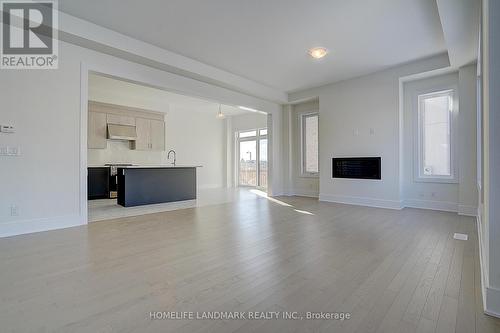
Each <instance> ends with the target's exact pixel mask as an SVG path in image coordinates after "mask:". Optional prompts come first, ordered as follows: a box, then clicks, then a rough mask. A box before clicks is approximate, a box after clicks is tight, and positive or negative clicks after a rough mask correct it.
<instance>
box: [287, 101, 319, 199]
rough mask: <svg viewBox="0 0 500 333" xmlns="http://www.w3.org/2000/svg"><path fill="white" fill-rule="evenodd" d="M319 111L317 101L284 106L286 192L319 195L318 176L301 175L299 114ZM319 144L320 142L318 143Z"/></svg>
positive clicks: (288, 193)
mask: <svg viewBox="0 0 500 333" xmlns="http://www.w3.org/2000/svg"><path fill="white" fill-rule="evenodd" d="M303 112H319V101H318V100H313V101H307V102H302V103H298V104H294V105H290V106H289V107H286V108H285V112H284V124H283V125H284V129H283V135H284V138H283V142H284V146H285V147H286V149H287V152H286V154H285V157H284V162H286V163H285V166H286V170H284V171H285V176H286V179H287V180H286V186H285V188H286V194H287V195H300V196H309V197H318V196H319V177H309V176H302V174H301V170H302V165H301V163H302V161H301V145H302V143H301V129H300V119H299V117H300V114H301V113H303ZM320 144H321V143H320Z"/></svg>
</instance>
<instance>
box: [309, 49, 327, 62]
mask: <svg viewBox="0 0 500 333" xmlns="http://www.w3.org/2000/svg"><path fill="white" fill-rule="evenodd" d="M308 53H309V55H310V56H311V57H313V58H314V59H321V58H323V57H324V56H326V55H327V53H328V50H327V49H325V48H324V47H313V48H312V49H310V50H309V51H308Z"/></svg>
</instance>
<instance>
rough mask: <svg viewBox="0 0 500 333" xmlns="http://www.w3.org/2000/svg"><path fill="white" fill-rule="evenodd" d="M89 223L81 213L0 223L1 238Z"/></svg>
mask: <svg viewBox="0 0 500 333" xmlns="http://www.w3.org/2000/svg"><path fill="white" fill-rule="evenodd" d="M84 224H87V221H84V218H82V217H81V216H80V215H68V216H58V217H52V218H41V219H32V220H19V221H12V222H5V223H0V238H2V237H10V236H16V235H23V234H31V233H34V232H41V231H48V230H55V229H63V228H70V227H76V226H79V225H84Z"/></svg>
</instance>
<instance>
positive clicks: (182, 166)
mask: <svg viewBox="0 0 500 333" xmlns="http://www.w3.org/2000/svg"><path fill="white" fill-rule="evenodd" d="M201 167H203V166H202V165H188V164H187V165H184V164H176V165H168V164H167V165H129V166H121V167H118V168H121V169H177V168H201Z"/></svg>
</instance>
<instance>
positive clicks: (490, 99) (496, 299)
mask: <svg viewBox="0 0 500 333" xmlns="http://www.w3.org/2000/svg"><path fill="white" fill-rule="evenodd" d="M482 4H483V10H482V59H481V60H482V71H481V72H482V87H483V90H482V115H483V123H482V129H483V133H482V135H483V137H482V138H483V154H482V161H481V165H482V171H483V172H482V178H483V185H484V186H483V188H482V191H483V205H482V206H480V209H479V212H478V213H479V218H478V226H479V235H480V247H481V248H480V250H481V251H480V253H481V269H482V287H483V300H484V307H485V311H486V313H488V314H491V315H495V316H497V317H500V241H499V239H500V175H499V173H498V170H499V166H500V147H499V146H500V112H499V110H500V95H499V94H498V91H500V3H499V2H498V1H491V0H483V2H482ZM480 200H481V198H480Z"/></svg>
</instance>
